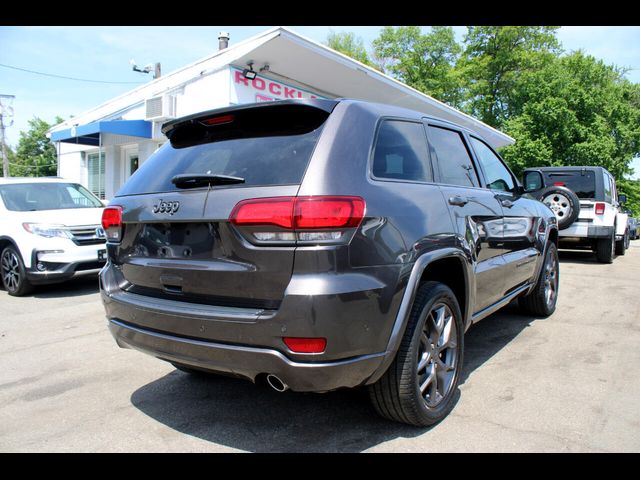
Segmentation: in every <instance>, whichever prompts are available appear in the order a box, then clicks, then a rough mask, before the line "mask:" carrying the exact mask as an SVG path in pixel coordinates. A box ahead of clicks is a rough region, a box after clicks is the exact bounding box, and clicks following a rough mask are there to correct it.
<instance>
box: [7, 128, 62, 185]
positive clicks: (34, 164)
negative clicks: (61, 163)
mask: <svg viewBox="0 0 640 480" xmlns="http://www.w3.org/2000/svg"><path fill="white" fill-rule="evenodd" d="M62 121H64V119H63V118H60V117H56V119H55V122H54V124H53V125H56V124H58V123H60V122H62ZM51 127H52V125H50V124H49V123H47V122H46V121H44V120H42V119H40V118H38V117H34V118H33V119H32V120H29V130H27V131H26V132H20V140H19V141H18V146H17V147H16V150H15V152H14V153H13V155H11V156H10V157H9V158H10V162H11V163H10V165H9V173H10V174H11V176H13V177H46V176H54V175H56V174H57V171H58V169H57V157H56V149H55V147H54V146H53V144H52V143H51V142H50V141H49V139H48V138H47V136H46V133H47V130H49V129H50V128H51Z"/></svg>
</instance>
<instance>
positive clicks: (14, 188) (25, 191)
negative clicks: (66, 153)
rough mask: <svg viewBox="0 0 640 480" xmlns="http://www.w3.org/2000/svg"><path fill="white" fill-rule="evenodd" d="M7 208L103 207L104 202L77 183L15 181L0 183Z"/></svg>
mask: <svg viewBox="0 0 640 480" xmlns="http://www.w3.org/2000/svg"><path fill="white" fill-rule="evenodd" d="M0 197H2V202H3V203H4V206H5V207H6V208H7V210H12V211H14V212H33V211H38V210H61V209H69V208H101V207H102V206H103V205H102V202H100V200H98V199H97V198H96V197H95V196H94V195H93V194H92V193H90V192H89V191H88V190H87V189H86V188H84V187H83V186H81V185H78V184H75V183H14V184H9V185H0Z"/></svg>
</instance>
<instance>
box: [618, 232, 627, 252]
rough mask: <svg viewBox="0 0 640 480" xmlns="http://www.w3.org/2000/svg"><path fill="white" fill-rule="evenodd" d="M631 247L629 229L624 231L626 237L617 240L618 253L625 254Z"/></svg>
mask: <svg viewBox="0 0 640 480" xmlns="http://www.w3.org/2000/svg"><path fill="white" fill-rule="evenodd" d="M627 248H629V230H626V231H625V232H624V237H622V238H621V239H620V240H618V241H617V242H616V255H620V256H623V255H624V254H625V253H627Z"/></svg>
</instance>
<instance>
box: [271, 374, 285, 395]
mask: <svg viewBox="0 0 640 480" xmlns="http://www.w3.org/2000/svg"><path fill="white" fill-rule="evenodd" d="M267 383H268V384H269V386H270V387H271V388H273V389H274V390H275V391H276V392H280V393H282V392H286V391H287V390H289V385H287V384H286V383H284V382H283V381H282V380H280V379H279V378H278V377H277V376H275V375H273V374H272V373H270V374H269V375H267Z"/></svg>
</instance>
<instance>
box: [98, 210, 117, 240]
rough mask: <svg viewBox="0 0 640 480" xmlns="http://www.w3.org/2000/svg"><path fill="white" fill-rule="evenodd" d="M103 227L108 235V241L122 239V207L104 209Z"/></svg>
mask: <svg viewBox="0 0 640 480" xmlns="http://www.w3.org/2000/svg"><path fill="white" fill-rule="evenodd" d="M102 228H103V230H104V232H105V235H106V236H107V241H111V242H119V241H120V239H121V237H122V207H119V206H113V207H106V208H105V209H104V210H103V211H102Z"/></svg>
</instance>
